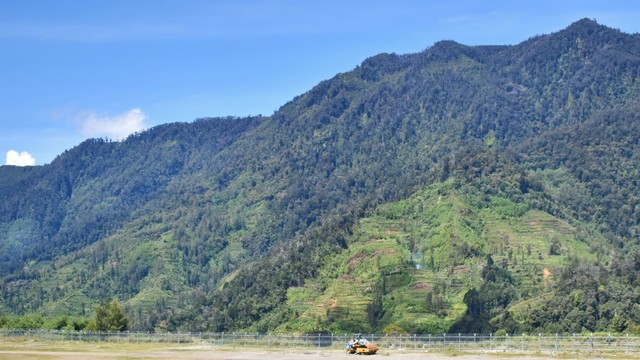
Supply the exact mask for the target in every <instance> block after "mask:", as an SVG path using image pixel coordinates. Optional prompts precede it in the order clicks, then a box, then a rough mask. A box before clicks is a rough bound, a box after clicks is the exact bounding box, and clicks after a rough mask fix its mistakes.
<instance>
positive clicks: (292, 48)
mask: <svg viewBox="0 0 640 360" xmlns="http://www.w3.org/2000/svg"><path fill="white" fill-rule="evenodd" d="M585 17H587V18H594V19H596V20H597V21H598V22H599V23H600V24H603V25H607V26H610V27H613V28H618V29H620V30H622V31H624V32H628V33H638V32H640V21H638V19H640V2H639V1H637V0H634V1H615V0H607V1H590V0H583V1H574V0H566V1H564V0H554V1H547V0H537V1H518V0H506V1H480V0H463V1H456V0H450V1H428V0H393V1H377V0H366V1H365V0H363V1H349V0H340V1H334V0H317V1H304V0H290V1H285V0H262V1H259V0H234V1H231V0H229V1H225V0H219V1H213V0H211V1H189V0H182V1H178V0H175V1H164V0H148V1H143V0H137V1H136V0H130V1H117V0H109V1H100V0H95V1H90V0H56V1H48V0H41V1H34V0H0V49H2V51H1V52H0V105H1V106H0V164H22V165H24V164H36V165H42V164H46V163H49V162H51V161H52V160H53V159H54V158H55V157H56V156H57V155H59V154H61V153H62V152H63V151H65V150H67V149H70V148H72V147H74V146H75V145H77V144H79V143H80V142H82V141H83V140H85V139H87V138H91V137H107V138H111V139H115V140H118V139H122V138H125V137H126V136H127V135H128V134H130V133H132V132H135V131H141V130H143V129H146V128H149V127H152V126H155V125H158V124H162V123H167V122H176V121H192V120H194V119H196V118H200V117H209V116H227V115H234V116H246V115H257V114H262V115H271V114H272V113H273V112H274V111H275V110H277V109H278V108H279V107H280V106H281V105H283V104H284V103H286V102H287V101H289V100H291V99H292V98H293V97H295V96H296V95H299V94H301V93H304V92H306V91H307V90H309V89H311V87H313V86H314V85H315V84H317V83H318V82H320V81H322V80H324V79H328V78H331V77H333V76H334V75H335V74H337V73H339V72H346V71H349V70H351V69H353V68H355V67H356V66H357V65H358V64H360V63H361V62H362V61H363V60H364V59H366V58H367V57H370V56H373V55H375V54H378V53H381V52H395V53H398V54H405V53H414V52H419V51H422V50H424V49H426V48H428V47H429V46H431V45H433V43H435V42H437V41H439V40H445V39H446V40H455V41H457V42H460V43H463V44H467V45H481V44H482V45H498V44H500V45H502V44H517V43H519V42H521V41H524V40H526V39H528V38H530V37H532V36H534V35H540V34H547V33H551V32H555V31H558V30H561V29H563V28H565V27H567V26H568V25H569V24H571V23H572V22H574V21H576V20H579V19H581V18H585ZM5 154H6V160H4V159H3V158H4V157H5ZM3 160H4V161H3Z"/></svg>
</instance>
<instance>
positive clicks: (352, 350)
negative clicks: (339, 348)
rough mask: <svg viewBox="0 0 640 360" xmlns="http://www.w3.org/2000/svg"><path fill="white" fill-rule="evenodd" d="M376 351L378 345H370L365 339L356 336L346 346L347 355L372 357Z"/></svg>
mask: <svg viewBox="0 0 640 360" xmlns="http://www.w3.org/2000/svg"><path fill="white" fill-rule="evenodd" d="M376 351H378V345H376V344H374V343H370V342H369V341H368V340H367V339H365V338H362V337H360V336H358V339H352V340H350V341H349V343H348V344H347V354H358V355H373V354H375V353H376Z"/></svg>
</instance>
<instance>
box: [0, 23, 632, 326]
mask: <svg viewBox="0 0 640 360" xmlns="http://www.w3.org/2000/svg"><path fill="white" fill-rule="evenodd" d="M639 65H640V39H639V38H638V36H637V35H629V34H624V33H622V32H620V31H617V30H613V29H610V28H607V27H605V26H601V25H598V24H596V23H595V22H594V21H591V20H586V19H585V20H580V21H578V22H576V23H574V24H572V25H571V26H569V27H568V28H567V29H564V30H562V31H559V32H557V33H553V34H550V35H544V36H537V37H533V38H531V39H529V40H527V41H525V42H523V43H521V44H518V45H515V46H475V47H470V46H464V45H461V44H457V43H455V42H451V41H443V42H439V43H436V44H435V45H433V46H432V47H431V48H429V49H427V50H425V51H423V52H421V53H417V54H411V55H395V54H381V55H377V56H374V57H372V58H370V59H367V60H365V61H364V62H363V63H362V64H361V65H360V66H358V67H357V68H356V69H354V70H353V71H350V72H347V73H344V74H339V75H336V76H335V77H334V78H332V79H330V80H327V81H323V82H321V83H320V84H318V85H317V86H316V87H314V88H313V89H311V90H310V91H309V92H307V93H305V94H302V95H300V96H298V97H296V98H295V99H293V100H292V101H291V102H289V103H287V104H285V105H284V106H283V107H282V108H280V109H279V110H278V111H277V112H275V113H274V114H273V115H272V116H270V117H251V118H221V119H200V120H197V121H194V122H192V123H182V124H180V123H176V124H167V125H162V126H158V127H155V128H153V129H150V130H148V131H145V132H142V133H140V134H135V135H132V136H131V137H129V138H128V139H126V140H125V141H122V142H111V141H108V140H102V139H92V140H87V141H85V142H83V143H82V144H80V145H79V146H77V147H76V148H73V149H71V150H69V151H67V152H65V153H64V154H62V155H60V156H59V157H58V158H57V159H55V160H54V161H53V162H52V163H51V164H48V165H45V166H41V167H32V168H17V167H11V166H2V167H0V179H1V180H2V181H0V284H1V285H0V286H1V287H2V295H1V296H0V315H1V316H2V318H1V319H3V320H2V321H3V323H2V325H3V326H13V325H8V324H9V323H10V322H14V323H15V322H16V321H18V322H22V323H24V325H23V326H25V327H31V326H47V327H49V326H52V327H55V326H58V325H60V326H61V327H68V326H71V327H76V322H77V321H76V319H86V318H87V317H89V316H90V313H91V309H92V308H94V307H95V306H96V305H98V304H104V303H105V302H106V301H110V300H111V299H114V298H117V299H120V300H121V301H122V305H123V310H124V313H125V314H126V316H127V318H128V320H129V324H128V325H129V328H131V329H134V330H159V331H165V330H172V331H175V330H187V331H239V330H245V331H264V332H266V331H299V332H316V331H354V332H355V331H357V332H361V331H369V330H371V331H377V332H385V331H386V332H403V331H407V332H432V333H435V332H447V331H457V332H473V331H504V332H508V333H513V332H514V331H527V332H530V331H553V332H565V331H567V332H568V331H571V332H581V331H609V330H611V331H618V330H623V331H633V332H637V330H638V326H639V325H638V324H640V313H639V312H638V308H637V306H636V304H637V303H639V302H640V297H639V295H638V294H640V290H639V289H640V283H639V282H638V281H639V280H638V274H639V272H640V265H638V264H640V258H638V256H637V254H638V244H640V234H639V232H638V224H640V183H639V182H638V181H637V178H638V168H639V164H640V158H639V157H640V151H638V150H637V149H638V148H640V147H638V146H637V145H638V143H639V142H640V139H639V137H638V134H640V121H639V120H640V118H639V116H640V115H639V114H640V111H639V110H640V107H639V106H640V104H639V103H638V99H640V82H639V81H638V78H639V77H638V69H639V68H640V66H639ZM59 317H66V319H67V320H65V321H60V322H59V323H58V325H46V324H49V322H50V321H53V320H52V319H57V318H59ZM29 319H31V320H29ZM38 319H39V320H38ZM45 319H46V320H45ZM84 321H86V320H84ZM79 326H80V325H79Z"/></svg>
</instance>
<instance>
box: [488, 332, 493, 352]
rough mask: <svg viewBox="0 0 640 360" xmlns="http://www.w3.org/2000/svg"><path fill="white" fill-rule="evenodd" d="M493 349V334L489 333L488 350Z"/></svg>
mask: <svg viewBox="0 0 640 360" xmlns="http://www.w3.org/2000/svg"><path fill="white" fill-rule="evenodd" d="M491 350H493V334H491V333H489V351H491Z"/></svg>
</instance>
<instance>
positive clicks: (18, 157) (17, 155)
mask: <svg viewBox="0 0 640 360" xmlns="http://www.w3.org/2000/svg"><path fill="white" fill-rule="evenodd" d="M5 164H6V165H15V166H33V165H35V164H36V159H34V158H33V156H31V154H29V153H28V152H26V151H22V152H17V151H15V150H9V151H7V157H6V161H5Z"/></svg>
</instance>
